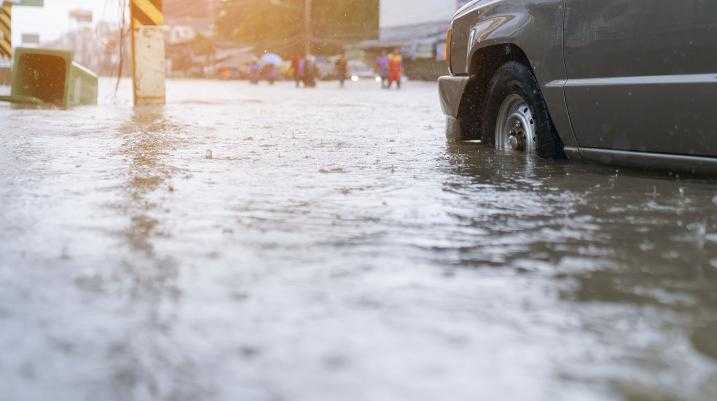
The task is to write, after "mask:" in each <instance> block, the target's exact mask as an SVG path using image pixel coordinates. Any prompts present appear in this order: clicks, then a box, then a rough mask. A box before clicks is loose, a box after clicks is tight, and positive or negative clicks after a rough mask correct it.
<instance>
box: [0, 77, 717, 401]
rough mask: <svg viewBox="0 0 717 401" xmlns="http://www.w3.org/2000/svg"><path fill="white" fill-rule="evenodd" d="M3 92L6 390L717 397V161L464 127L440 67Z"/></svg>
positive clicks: (44, 396) (1, 256)
mask: <svg viewBox="0 0 717 401" xmlns="http://www.w3.org/2000/svg"><path fill="white" fill-rule="evenodd" d="M128 85H129V82H123V83H122V85H121V87H120V90H119V92H118V94H117V95H116V96H114V95H113V89H114V88H113V86H114V81H111V80H104V81H102V82H101V88H100V89H101V95H100V105H99V106H96V107H80V108H76V109H72V110H69V111H54V110H28V109H14V108H11V107H10V106H8V105H6V104H0V205H2V208H1V209H0V288H2V290H1V291H0V377H2V379H0V399H3V400H48V399H52V400H68V401H69V400H249V401H264V400H271V401H279V400H286V401H300V400H321V401H335V400H342V401H366V400H370V401H374V400H375V401H383V400H391V401H396V400H406V401H409V400H410V401H419V400H420V401H424V400H425V401H434V400H520V401H560V400H565V401H597V400H600V401H609V400H625V401H677V400H687V401H707V400H715V399H717V213H716V212H717V181H714V180H705V179H698V178H685V177H681V178H675V177H670V176H668V175H665V174H656V173H654V174H653V173H642V172H637V171H629V170H616V169H615V168H611V167H600V166H594V165H587V164H581V163H575V162H559V163H555V162H543V161H540V160H526V159H525V158H519V157H513V156H504V155H499V154H495V153H494V152H493V151H492V150H489V149H486V148H484V147H481V145H479V144H475V143H462V144H457V145H447V144H446V141H445V139H444V138H445V134H444V128H445V126H444V117H443V115H442V113H441V110H440V106H439V102H438V96H437V89H436V86H435V85H434V84H430V83H408V84H407V85H406V87H405V89H404V90H403V91H401V92H395V91H392V92H390V93H389V92H387V91H382V90H380V89H379V88H378V87H377V84H374V83H373V82H365V83H359V84H353V85H349V86H348V87H347V88H346V89H345V90H340V89H339V88H338V86H337V84H334V83H323V84H322V85H321V86H320V88H318V89H316V90H296V89H294V88H293V84H283V83H282V84H278V85H276V86H273V87H270V86H268V85H266V84H262V85H260V86H251V85H249V84H246V83H236V82H218V81H202V82H197V81H174V82H170V83H169V86H168V93H167V97H168V103H169V104H168V105H167V106H166V107H164V108H161V109H133V108H132V107H131V93H130V92H131V91H130V88H129V86H128Z"/></svg>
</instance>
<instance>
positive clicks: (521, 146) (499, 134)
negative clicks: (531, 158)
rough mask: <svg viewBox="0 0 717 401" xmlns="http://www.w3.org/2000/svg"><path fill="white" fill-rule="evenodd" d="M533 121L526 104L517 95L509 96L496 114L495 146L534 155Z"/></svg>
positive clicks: (535, 138)
mask: <svg viewBox="0 0 717 401" xmlns="http://www.w3.org/2000/svg"><path fill="white" fill-rule="evenodd" d="M536 140H537V137H536V132H535V120H534V119H533V112H532V111H531V110H530V107H529V106H528V103H527V102H526V101H525V100H524V99H523V98H522V97H521V96H519V95H510V96H508V97H507V98H506V99H505V100H504V101H503V104H502V105H501V107H500V110H499V112H498V119H497V121H496V130H495V145H496V148H497V149H499V150H504V151H509V152H514V153H535V142H536Z"/></svg>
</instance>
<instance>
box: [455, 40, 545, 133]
mask: <svg viewBox="0 0 717 401" xmlns="http://www.w3.org/2000/svg"><path fill="white" fill-rule="evenodd" d="M509 62H517V63H520V64H523V65H524V66H525V67H527V68H528V69H530V70H531V72H533V74H535V71H534V70H533V67H532V65H531V63H530V60H529V59H528V56H527V54H526V53H525V52H524V51H523V49H521V48H520V47H519V46H518V45H516V44H514V43H502V44H492V45H486V46H484V47H481V48H478V49H476V50H475V51H474V52H473V54H472V57H471V59H470V63H469V69H468V72H469V75H470V79H469V81H468V84H467V85H466V89H465V91H464V93H463V97H462V98H461V102H460V106H459V109H458V118H459V120H460V121H461V125H462V129H463V132H464V136H465V137H466V138H467V139H479V138H480V137H481V133H480V128H479V127H480V124H481V122H480V120H479V116H480V114H481V113H480V112H479V111H480V110H481V109H482V107H483V102H484V100H485V95H486V92H487V89H488V84H489V83H490V80H491V79H492V78H493V75H494V74H495V72H496V71H497V70H498V68H500V67H501V66H502V65H504V64H506V63H509Z"/></svg>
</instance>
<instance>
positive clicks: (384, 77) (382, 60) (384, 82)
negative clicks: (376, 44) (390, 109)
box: [376, 50, 388, 89]
mask: <svg viewBox="0 0 717 401" xmlns="http://www.w3.org/2000/svg"><path fill="white" fill-rule="evenodd" d="M376 72H377V73H378V76H379V77H381V88H383V89H386V88H388V54H386V51H385V50H384V51H382V52H381V55H380V56H378V58H377V59H376Z"/></svg>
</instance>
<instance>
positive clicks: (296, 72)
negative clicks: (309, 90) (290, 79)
mask: <svg viewBox="0 0 717 401" xmlns="http://www.w3.org/2000/svg"><path fill="white" fill-rule="evenodd" d="M302 62H303V60H302V57H301V56H300V55H299V54H296V55H294V57H293V58H292V59H291V73H292V74H293V76H294V82H295V83H296V87H297V88H298V87H300V86H301V79H302V69H303V66H302V65H301V64H302Z"/></svg>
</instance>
